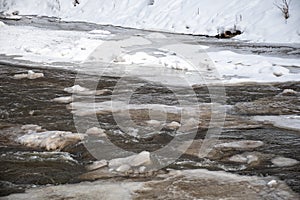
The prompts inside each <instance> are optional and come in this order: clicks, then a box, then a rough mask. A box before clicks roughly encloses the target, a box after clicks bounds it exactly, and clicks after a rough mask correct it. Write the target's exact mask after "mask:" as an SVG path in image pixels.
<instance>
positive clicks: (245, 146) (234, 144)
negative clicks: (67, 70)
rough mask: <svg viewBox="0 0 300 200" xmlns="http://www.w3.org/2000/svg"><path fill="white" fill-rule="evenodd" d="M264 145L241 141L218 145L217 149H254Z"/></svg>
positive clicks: (260, 142)
mask: <svg viewBox="0 0 300 200" xmlns="http://www.w3.org/2000/svg"><path fill="white" fill-rule="evenodd" d="M262 145H264V143H263V142H262V141H255V140H241V141H234V142H227V143H220V144H216V145H215V148H233V149H254V148H258V147H260V146H262Z"/></svg>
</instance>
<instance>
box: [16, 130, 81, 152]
mask: <svg viewBox="0 0 300 200" xmlns="http://www.w3.org/2000/svg"><path fill="white" fill-rule="evenodd" d="M84 137H85V135H84V134H77V133H72V132H66V131H44V132H35V131H32V132H29V133H27V134H25V135H23V136H20V137H18V138H17V139H16V141H17V142H19V143H21V144H23V145H25V146H29V147H36V148H45V149H46V150H61V149H63V148H64V147H66V146H67V145H69V144H73V143H76V142H79V141H81V140H83V139H84Z"/></svg>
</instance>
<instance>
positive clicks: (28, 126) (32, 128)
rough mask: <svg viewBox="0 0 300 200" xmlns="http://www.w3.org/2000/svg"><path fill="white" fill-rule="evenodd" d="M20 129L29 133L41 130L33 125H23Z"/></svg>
mask: <svg viewBox="0 0 300 200" xmlns="http://www.w3.org/2000/svg"><path fill="white" fill-rule="evenodd" d="M21 129H22V130H23V131H26V132H30V131H34V132H38V131H41V130H42V127H41V126H39V125H35V124H26V125H23V126H22V127H21Z"/></svg>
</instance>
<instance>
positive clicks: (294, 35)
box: [0, 0, 300, 43]
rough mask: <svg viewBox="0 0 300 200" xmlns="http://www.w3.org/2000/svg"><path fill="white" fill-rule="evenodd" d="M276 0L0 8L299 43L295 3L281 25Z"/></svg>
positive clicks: (24, 1)
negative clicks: (227, 31)
mask: <svg viewBox="0 0 300 200" xmlns="http://www.w3.org/2000/svg"><path fill="white" fill-rule="evenodd" d="M153 2H154V3H153ZM276 2H277V3H280V2H281V0H264V1H261V0H252V1H248V0H188V1H187V0H172V1H170V0H101V1H99V0H98V1H95V0H80V4H79V5H77V6H76V7H74V6H73V0H1V1H0V11H6V12H8V13H10V12H13V11H16V10H18V11H20V14H21V15H27V14H37V15H47V16H56V17H61V18H62V19H64V20H75V21H88V22H95V23H100V24H113V25H118V26H125V27H134V28H141V29H152V30H161V31H169V32H177V33H189V34H208V35H216V34H217V33H218V30H219V31H221V30H222V29H224V28H225V29H227V28H233V27H234V26H236V27H237V28H239V29H241V30H242V31H243V32H244V34H242V35H240V36H238V37H239V38H240V39H246V40H251V41H255V42H278V43H285V42H294V43H300V12H299V11H300V1H299V0H292V1H291V5H290V18H289V19H288V20H287V23H286V22H285V19H284V17H283V15H282V13H281V12H280V10H279V9H278V8H277V7H276V6H275V5H274V4H275V3H276ZM152 3H153V5H151V4H152Z"/></svg>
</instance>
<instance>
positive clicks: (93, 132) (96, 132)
mask: <svg viewBox="0 0 300 200" xmlns="http://www.w3.org/2000/svg"><path fill="white" fill-rule="evenodd" d="M85 133H86V134H88V135H95V136H99V137H106V134H105V130H104V129H102V128H98V127H93V128H89V129H88V130H87V131H86V132H85Z"/></svg>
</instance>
